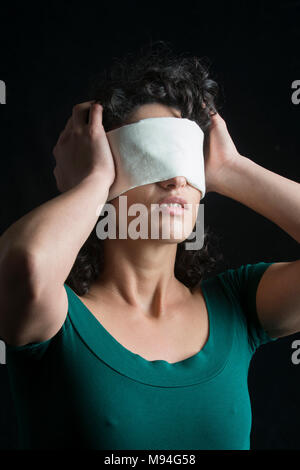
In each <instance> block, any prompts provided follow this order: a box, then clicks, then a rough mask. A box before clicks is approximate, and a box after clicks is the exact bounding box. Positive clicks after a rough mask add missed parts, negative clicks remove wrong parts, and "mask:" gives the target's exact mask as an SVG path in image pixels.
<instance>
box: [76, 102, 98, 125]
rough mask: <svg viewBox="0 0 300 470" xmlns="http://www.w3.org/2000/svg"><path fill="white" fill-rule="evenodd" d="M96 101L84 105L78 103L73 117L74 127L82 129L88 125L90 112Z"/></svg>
mask: <svg viewBox="0 0 300 470" xmlns="http://www.w3.org/2000/svg"><path fill="white" fill-rule="evenodd" d="M94 101H95V100H91V101H84V102H83V103H78V104H75V106H73V109H72V117H73V124H74V127H82V126H85V125H86V123H87V115H88V111H89V109H90V107H91V104H92V103H93V102H94Z"/></svg>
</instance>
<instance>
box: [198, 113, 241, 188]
mask: <svg viewBox="0 0 300 470" xmlns="http://www.w3.org/2000/svg"><path fill="white" fill-rule="evenodd" d="M203 147H204V166H205V184H206V193H208V192H210V191H215V192H218V188H220V187H221V186H220V185H222V179H223V178H224V177H225V170H226V168H228V166H229V165H230V164H232V163H234V162H235V161H236V160H239V159H241V158H243V157H242V156H241V155H240V153H239V152H238V151H237V149H236V146H235V145H234V143H233V141H232V139H231V137H230V135H229V132H228V130H227V125H226V123H225V121H224V119H223V118H222V117H221V116H220V114H218V113H217V114H215V115H212V116H211V125H210V127H209V129H208V131H207V133H205V135H204V143H203Z"/></svg>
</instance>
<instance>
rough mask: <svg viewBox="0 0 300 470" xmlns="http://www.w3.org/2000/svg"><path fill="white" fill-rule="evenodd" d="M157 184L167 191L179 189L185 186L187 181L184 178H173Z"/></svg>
mask: <svg viewBox="0 0 300 470" xmlns="http://www.w3.org/2000/svg"><path fill="white" fill-rule="evenodd" d="M158 184H159V185H160V186H161V187H163V188H165V189H167V188H181V187H184V186H186V185H187V180H186V177H185V176H173V178H169V179H167V180H164V181H159V182H158Z"/></svg>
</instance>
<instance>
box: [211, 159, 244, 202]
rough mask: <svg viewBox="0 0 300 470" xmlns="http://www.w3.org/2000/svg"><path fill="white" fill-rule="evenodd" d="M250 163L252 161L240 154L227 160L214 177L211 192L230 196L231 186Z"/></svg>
mask: <svg viewBox="0 0 300 470" xmlns="http://www.w3.org/2000/svg"><path fill="white" fill-rule="evenodd" d="M251 163H253V162H252V160H250V159H249V158H248V157H245V156H244V155H240V154H238V155H237V156H235V157H233V158H231V159H228V160H227V162H226V163H224V165H223V166H222V167H221V168H220V169H219V171H218V173H217V174H216V175H215V178H214V181H213V185H212V189H211V191H214V192H217V193H219V194H222V195H224V196H230V194H231V189H232V186H233V184H234V183H235V181H237V180H239V179H240V178H241V176H242V174H243V172H244V171H245V169H246V168H247V167H248V166H249V165H251Z"/></svg>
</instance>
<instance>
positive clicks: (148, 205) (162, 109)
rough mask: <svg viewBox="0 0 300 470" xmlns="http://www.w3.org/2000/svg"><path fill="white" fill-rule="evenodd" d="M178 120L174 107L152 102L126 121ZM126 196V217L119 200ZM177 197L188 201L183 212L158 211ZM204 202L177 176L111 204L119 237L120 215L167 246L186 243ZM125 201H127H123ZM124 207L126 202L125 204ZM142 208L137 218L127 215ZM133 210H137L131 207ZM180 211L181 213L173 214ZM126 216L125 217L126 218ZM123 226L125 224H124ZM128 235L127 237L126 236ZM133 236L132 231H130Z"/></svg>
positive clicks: (136, 214) (196, 191) (129, 192)
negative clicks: (130, 211) (161, 205)
mask: <svg viewBox="0 0 300 470" xmlns="http://www.w3.org/2000/svg"><path fill="white" fill-rule="evenodd" d="M168 116H171V117H178V118H179V119H181V113H180V111H179V110H178V109H176V108H172V107H169V106H166V105H162V104H160V103H151V104H145V105H141V106H139V107H138V108H136V109H135V110H134V111H133V112H132V113H131V114H130V115H129V117H128V118H127V120H126V121H125V122H124V125H126V124H133V123H134V122H137V121H139V120H141V119H147V118H151V117H168ZM122 196H126V210H127V212H126V215H125V214H124V209H122V210H121V214H119V212H120V208H119V202H120V197H122ZM172 196H178V197H180V198H183V199H184V200H185V204H186V206H185V208H184V209H179V210H176V209H170V208H167V207H161V208H159V204H161V203H162V200H163V199H165V198H167V197H172ZM200 199H201V191H199V190H198V189H196V188H194V187H193V186H191V185H190V184H189V183H188V182H187V180H186V178H185V177H184V176H175V177H173V178H170V179H168V180H165V181H159V182H157V183H150V184H145V185H143V186H138V187H136V188H133V189H130V190H129V191H126V192H125V193H123V194H122V195H121V196H119V197H116V198H114V199H112V200H111V201H110V204H112V205H113V206H114V207H115V211H116V225H117V234H118V228H119V216H120V217H122V220H127V228H128V226H129V228H130V224H131V223H132V221H134V220H135V219H136V221H137V219H138V220H139V222H140V225H139V226H138V224H137V222H136V223H135V224H134V225H133V227H135V228H136V231H137V232H140V231H141V230H142V227H143V228H144V229H146V230H147V234H146V238H148V239H150V238H151V239H159V240H164V241H165V242H166V243H172V242H173V243H174V242H176V243H179V242H181V241H183V240H185V239H186V238H187V237H188V236H189V235H190V233H191V232H192V231H193V227H194V225H195V223H196V219H197V214H198V207H199V204H200ZM123 201H125V199H123ZM123 204H124V202H123ZM134 204H139V205H142V206H140V207H142V209H143V210H142V212H140V210H139V207H138V206H136V207H135V209H136V211H135V212H132V214H134V215H128V210H129V208H130V207H131V206H132V205H134ZM132 209H134V207H132ZM175 211H177V212H178V213H174V212H175ZM124 215H125V218H123V216H124ZM123 223H124V222H123ZM127 236H128V235H127ZM129 236H130V231H129Z"/></svg>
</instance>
